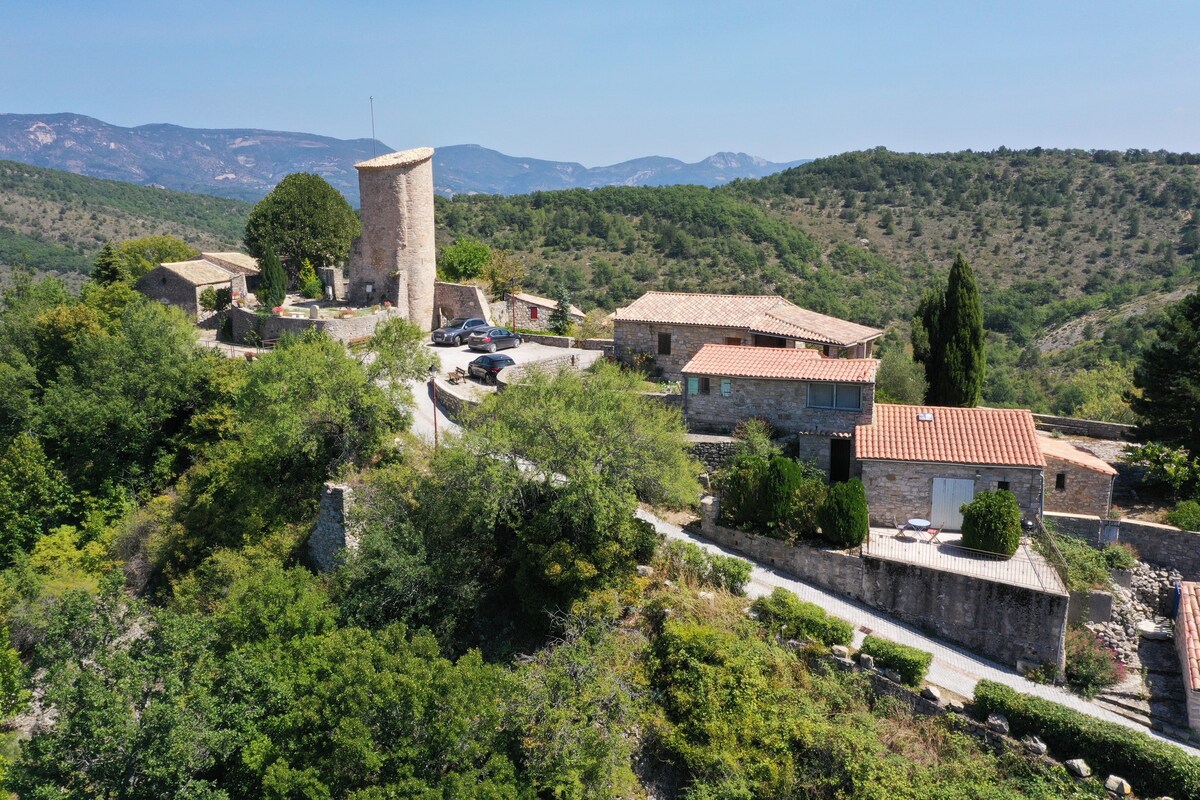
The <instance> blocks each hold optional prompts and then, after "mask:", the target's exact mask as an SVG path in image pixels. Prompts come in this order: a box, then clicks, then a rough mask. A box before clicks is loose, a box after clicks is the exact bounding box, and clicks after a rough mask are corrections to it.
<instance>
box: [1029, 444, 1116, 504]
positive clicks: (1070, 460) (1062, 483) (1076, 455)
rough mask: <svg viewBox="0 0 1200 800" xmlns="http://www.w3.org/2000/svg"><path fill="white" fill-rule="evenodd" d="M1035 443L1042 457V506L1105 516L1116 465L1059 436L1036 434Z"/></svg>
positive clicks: (1110, 499) (1110, 500)
mask: <svg viewBox="0 0 1200 800" xmlns="http://www.w3.org/2000/svg"><path fill="white" fill-rule="evenodd" d="M1038 444H1039V445H1040V446H1041V448H1042V455H1043V456H1044V457H1045V459H1046V498H1045V506H1046V510H1047V511H1055V512H1059V513H1063V514H1094V515H1095V516H1097V517H1101V518H1105V517H1107V516H1108V512H1109V510H1110V509H1111V508H1112V490H1113V482H1114V481H1115V480H1116V478H1117V471H1116V469H1114V468H1113V466H1112V465H1111V464H1109V463H1108V462H1107V461H1105V460H1104V459H1102V458H1099V457H1098V456H1096V455H1094V454H1092V453H1089V452H1088V451H1086V450H1083V449H1082V448H1079V447H1076V446H1075V445H1073V444H1071V443H1069V442H1064V441H1062V440H1060V439H1054V438H1052V437H1050V436H1046V435H1039V436H1038Z"/></svg>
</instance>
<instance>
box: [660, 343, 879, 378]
mask: <svg viewBox="0 0 1200 800" xmlns="http://www.w3.org/2000/svg"><path fill="white" fill-rule="evenodd" d="M878 367H879V362H878V361H877V360H875V359H873V358H825V357H824V356H822V355H821V353H820V352H818V351H816V350H812V349H809V348H795V347H746V346H739V345H729V344H706V345H704V346H703V347H701V348H700V351H699V352H698V353H696V355H695V356H693V357H692V360H691V361H689V362H688V363H687V364H686V365H685V366H684V368H683V370H682V371H683V373H684V374H685V375H688V374H691V375H722V376H727V377H731V378H769V379H778V380H789V381H839V382H842V383H872V382H873V381H874V380H875V370H876V368H878Z"/></svg>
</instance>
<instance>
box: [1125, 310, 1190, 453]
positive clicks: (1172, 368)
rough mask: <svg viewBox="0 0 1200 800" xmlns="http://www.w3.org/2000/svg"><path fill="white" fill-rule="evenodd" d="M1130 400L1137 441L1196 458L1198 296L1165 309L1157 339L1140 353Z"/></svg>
mask: <svg viewBox="0 0 1200 800" xmlns="http://www.w3.org/2000/svg"><path fill="white" fill-rule="evenodd" d="M1133 385H1134V386H1136V387H1138V388H1139V389H1141V390H1142V394H1141V396H1140V397H1139V396H1137V395H1134V396H1132V397H1130V398H1129V401H1130V402H1129V404H1130V405H1131V406H1132V407H1133V410H1134V411H1136V412H1137V413H1138V414H1140V415H1141V416H1142V423H1141V424H1140V425H1138V427H1137V434H1138V438H1139V439H1142V440H1150V439H1152V440H1154V441H1157V442H1163V443H1165V444H1170V445H1175V446H1178V447H1183V448H1186V449H1187V451H1188V452H1189V453H1190V454H1191V455H1192V457H1193V458H1200V292H1192V293H1191V294H1190V295H1188V296H1187V297H1185V298H1183V299H1182V300H1180V301H1179V302H1178V303H1176V304H1175V305H1173V306H1171V307H1170V308H1169V309H1168V310H1167V320H1166V322H1164V323H1163V324H1162V325H1160V326H1159V328H1158V341H1157V342H1155V343H1154V344H1152V345H1151V346H1150V347H1148V348H1147V349H1146V351H1145V352H1144V353H1142V360H1141V362H1140V363H1139V364H1138V365H1137V367H1136V368H1135V369H1134V372H1133Z"/></svg>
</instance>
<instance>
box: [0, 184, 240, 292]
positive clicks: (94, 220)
mask: <svg viewBox="0 0 1200 800" xmlns="http://www.w3.org/2000/svg"><path fill="white" fill-rule="evenodd" d="M249 211H250V205H249V204H247V203H239V202H236V201H233V200H222V199H219V198H216V197H208V196H206V195H196V194H186V193H184V192H173V191H168V190H165V189H154V188H150V187H145V186H135V185H133V184H129V183H121V182H119V181H108V180H101V179H98V178H88V177H84V176H82V175H75V174H72V173H69V172H61V171H59V170H52V169H43V168H41V167H31V166H27V165H25V164H17V163H14V162H10V161H0V265H15V264H28V265H29V266H32V267H34V268H36V269H40V270H48V271H57V272H69V271H73V270H74V271H82V270H87V269H89V268H90V266H91V262H92V259H93V258H94V257H95V254H96V252H97V251H98V250H99V249H100V246H101V245H102V244H103V243H104V242H105V241H108V240H118V241H119V240H123V239H133V238H138V237H141V236H153V235H169V236H176V237H178V238H180V239H183V240H184V241H186V242H187V243H188V244H191V245H192V246H194V247H198V248H204V249H209V248H220V249H231V248H234V247H236V246H237V245H238V243H239V242H240V241H241V238H242V229H243V227H244V226H245V221H246V215H247V214H248V213H249Z"/></svg>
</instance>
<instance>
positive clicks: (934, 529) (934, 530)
mask: <svg viewBox="0 0 1200 800" xmlns="http://www.w3.org/2000/svg"><path fill="white" fill-rule="evenodd" d="M925 532H926V533H927V534H929V538H928V539H926V540H925V543H926V544H932V543H933V542H935V541H937V537H938V536H939V535H940V534H941V532H942V526H941V525H933V526H931V527H929V528H926V529H925Z"/></svg>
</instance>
